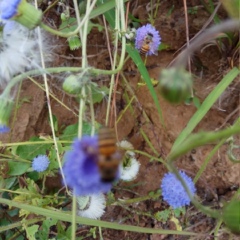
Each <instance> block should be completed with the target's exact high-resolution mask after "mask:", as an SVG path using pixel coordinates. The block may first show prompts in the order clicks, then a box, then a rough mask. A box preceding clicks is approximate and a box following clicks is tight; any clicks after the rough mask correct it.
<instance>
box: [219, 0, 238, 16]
mask: <svg viewBox="0 0 240 240" xmlns="http://www.w3.org/2000/svg"><path fill="white" fill-rule="evenodd" d="M221 2H222V4H223V6H224V7H225V8H226V10H227V12H228V14H229V15H230V16H231V17H233V18H237V19H238V20H239V10H240V0H231V1H229V0H221Z"/></svg>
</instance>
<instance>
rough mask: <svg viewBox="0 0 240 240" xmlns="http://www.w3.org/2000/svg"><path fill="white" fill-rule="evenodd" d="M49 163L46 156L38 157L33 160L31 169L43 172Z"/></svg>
mask: <svg viewBox="0 0 240 240" xmlns="http://www.w3.org/2000/svg"><path fill="white" fill-rule="evenodd" d="M49 163H50V161H49V159H48V157H47V156H46V155H39V156H37V157H35V158H34V159H33V162H32V168H33V170H34V171H37V172H44V171H45V170H46V169H47V168H48V165H49Z"/></svg>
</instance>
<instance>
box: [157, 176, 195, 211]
mask: <svg viewBox="0 0 240 240" xmlns="http://www.w3.org/2000/svg"><path fill="white" fill-rule="evenodd" d="M179 174H180V175H181V177H182V178H183V180H184V181H185V183H186V185H187V187H188V189H189V190H190V192H191V194H192V195H194V194H195V192H196V188H195V186H194V183H193V181H192V179H191V178H190V177H189V176H187V175H186V173H184V172H183V171H179ZM161 188H162V196H163V199H164V200H165V201H166V202H167V203H168V204H169V205H170V206H171V207H173V208H179V207H183V206H186V205H189V204H190V202H191V200H190V198H189V197H188V195H187V192H186V191H185V189H184V187H183V186H182V184H181V182H180V181H179V180H178V179H177V177H176V176H175V175H174V174H173V173H166V174H165V175H164V177H163V179H162V184H161Z"/></svg>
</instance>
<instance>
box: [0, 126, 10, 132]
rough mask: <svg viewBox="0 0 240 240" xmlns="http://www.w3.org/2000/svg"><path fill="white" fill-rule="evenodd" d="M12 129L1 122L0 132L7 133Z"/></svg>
mask: <svg viewBox="0 0 240 240" xmlns="http://www.w3.org/2000/svg"><path fill="white" fill-rule="evenodd" d="M9 131H10V128H9V127H8V126H6V125H3V124H0V133H7V132H9Z"/></svg>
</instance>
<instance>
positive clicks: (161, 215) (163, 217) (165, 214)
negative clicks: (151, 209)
mask: <svg viewBox="0 0 240 240" xmlns="http://www.w3.org/2000/svg"><path fill="white" fill-rule="evenodd" d="M170 214H171V211H170V210H169V209H166V210H164V211H160V212H157V213H155V214H154V217H155V218H156V219H157V220H158V221H162V222H166V221H167V220H168V218H169V216H170Z"/></svg>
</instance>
